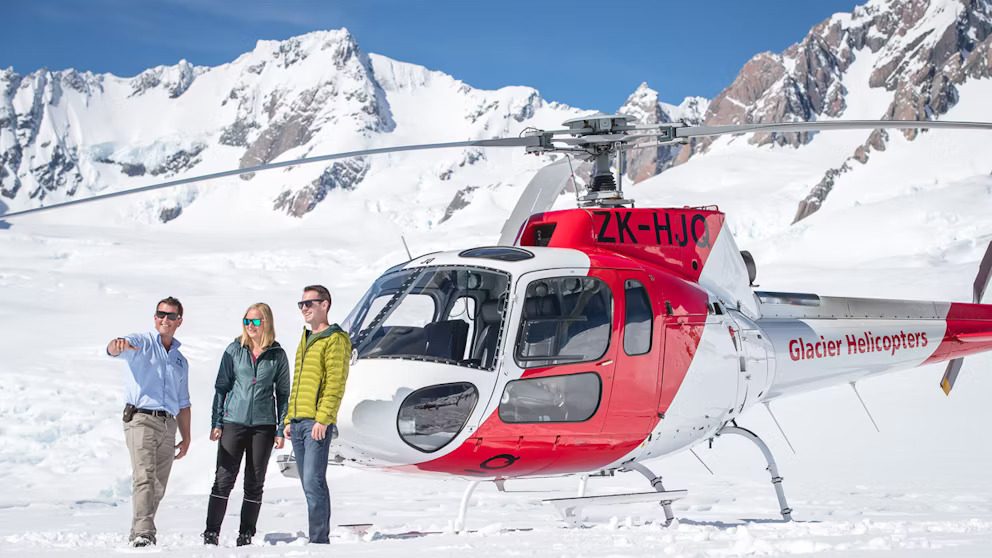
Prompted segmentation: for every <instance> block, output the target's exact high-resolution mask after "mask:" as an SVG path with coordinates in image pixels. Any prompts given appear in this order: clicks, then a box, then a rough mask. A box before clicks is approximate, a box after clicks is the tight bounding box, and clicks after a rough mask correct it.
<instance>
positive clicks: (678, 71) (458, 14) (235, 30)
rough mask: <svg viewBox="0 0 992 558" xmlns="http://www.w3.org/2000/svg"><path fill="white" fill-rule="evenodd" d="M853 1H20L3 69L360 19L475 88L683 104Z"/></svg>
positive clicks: (217, 58) (157, 55)
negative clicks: (653, 95) (636, 94)
mask: <svg viewBox="0 0 992 558" xmlns="http://www.w3.org/2000/svg"><path fill="white" fill-rule="evenodd" d="M857 4H858V2H855V1H853V0H815V1H813V0H750V1H746V2H745V1H731V0H699V1H695V2H686V1H660V0H658V1H652V0H637V1H633V0H612V1H603V0H599V1H590V0H571V1H569V2H540V1H538V0H529V1H523V0H500V1H498V2H485V3H484V2H477V1H472V0H463V1H455V0H436V1H431V2H427V1H422V0H407V1H400V0H362V1H343V0H342V1H336V2H331V1H325V2H304V1H294V0H283V1H279V2H276V1H272V2H252V1H249V0H241V1H233V0H216V1H210V0H158V1H154V2H153V1H150V0H12V1H10V2H5V3H4V5H3V10H2V13H3V23H2V25H0V28H2V32H0V67H8V66H12V67H13V68H14V69H15V70H16V71H18V72H20V73H27V72H31V71H34V70H36V69H38V68H41V67H47V68H49V69H53V70H54V69H64V68H70V67H71V68H77V69H80V70H89V71H93V72H98V73H99V72H111V73H114V74H117V75H121V76H131V75H135V74H137V73H139V72H140V71H141V70H143V69H145V68H148V67H151V66H156V65H160V64H174V63H176V62H177V61H179V60H180V59H183V58H185V59H186V60H189V61H190V62H191V63H193V64H196V65H206V66H213V65H217V64H222V63H224V62H228V61H230V60H233V59H234V58H236V57H237V56H238V55H239V54H241V53H243V52H246V51H249V50H251V49H252V48H253V47H254V45H255V41H257V40H259V39H285V38H288V37H292V36H294V35H299V34H302V33H306V32H308V31H312V30H315V29H332V28H340V27H347V28H348V29H349V30H351V32H352V34H353V35H354V36H355V37H356V39H357V40H358V43H359V45H360V47H361V48H362V49H363V50H365V51H366V52H375V53H379V54H383V55H386V56H389V57H391V58H395V59H398V60H402V61H406V62H413V63H416V64H421V65H424V66H427V67H429V68H432V69H437V70H441V71H444V72H446V73H449V74H451V75H453V76H455V77H456V78H458V79H461V80H463V81H465V82H467V83H469V84H471V85H473V86H475V87H481V88H486V89H495V88H498V87H502V86H505V85H529V86H532V87H536V88H537V89H539V90H540V91H541V94H542V95H543V96H544V97H545V98H546V99H549V100H554V101H560V102H563V103H567V104H569V105H572V106H576V107H580V108H586V109H597V110H604V111H613V110H615V109H616V108H618V107H619V106H620V105H621V104H622V103H623V102H624V100H625V99H626V98H627V96H628V95H629V94H630V93H631V92H632V91H633V90H634V89H635V88H636V87H637V86H638V85H639V84H640V83H641V82H642V81H646V82H648V83H649V84H650V85H651V86H652V87H653V88H655V89H657V90H658V91H659V92H660V93H661V97H662V99H663V100H665V101H667V102H673V103H678V102H680V101H681V100H682V98H683V97H685V96H687V95H702V96H706V97H713V96H714V95H716V94H717V93H719V92H720V91H721V90H722V89H723V88H724V87H726V86H727V85H729V84H730V82H731V81H732V80H733V78H734V76H735V75H736V74H737V72H738V71H739V70H740V68H741V66H742V65H743V64H744V63H745V62H746V61H747V60H748V59H749V58H750V57H751V56H753V55H754V54H755V53H757V52H760V51H764V50H771V51H775V52H778V51H781V50H784V49H785V48H786V47H788V46H789V45H790V44H792V43H794V42H796V41H798V40H800V39H801V38H802V37H803V36H804V35H805V34H806V32H807V31H808V30H809V28H810V27H812V26H813V25H815V24H816V23H818V22H820V21H822V20H824V19H826V18H827V17H829V16H830V15H831V14H833V13H835V12H841V11H850V10H851V9H852V8H853V7H854V6H855V5H857Z"/></svg>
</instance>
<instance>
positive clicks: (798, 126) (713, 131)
mask: <svg viewBox="0 0 992 558" xmlns="http://www.w3.org/2000/svg"><path fill="white" fill-rule="evenodd" d="M884 128H896V129H923V128H950V129H955V130H992V123H989V122H950V121H941V120H844V121H840V120H837V121H824V122H769V123H765V124H760V123H759V124H739V125H731V126H686V127H681V128H675V137H677V138H695V137H700V136H722V135H725V134H742V133H750V132H817V131H821V130H878V129H884Z"/></svg>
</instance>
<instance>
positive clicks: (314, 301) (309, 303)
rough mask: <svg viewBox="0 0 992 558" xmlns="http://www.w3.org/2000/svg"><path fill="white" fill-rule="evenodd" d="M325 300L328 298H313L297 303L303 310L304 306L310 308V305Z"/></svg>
mask: <svg viewBox="0 0 992 558" xmlns="http://www.w3.org/2000/svg"><path fill="white" fill-rule="evenodd" d="M325 300H327V299H326V298H315V299H313V300H301V301H299V302H297V303H296V305H297V306H299V308H300V310H303V309H304V308H310V306H312V305H314V304H316V303H318V302H323V301H325Z"/></svg>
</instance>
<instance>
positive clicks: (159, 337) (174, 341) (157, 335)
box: [155, 331, 183, 352]
mask: <svg viewBox="0 0 992 558" xmlns="http://www.w3.org/2000/svg"><path fill="white" fill-rule="evenodd" d="M155 342H156V343H158V344H159V345H161V346H162V348H163V349H164V348H165V344H164V343H162V334H161V333H159V332H157V331H156V332H155ZM182 345H183V344H182V343H180V342H179V339H176V338H175V337H173V338H172V347H171V348H170V349H169V351H168V352H171V351H172V349H178V348H179V347H181V346H182Z"/></svg>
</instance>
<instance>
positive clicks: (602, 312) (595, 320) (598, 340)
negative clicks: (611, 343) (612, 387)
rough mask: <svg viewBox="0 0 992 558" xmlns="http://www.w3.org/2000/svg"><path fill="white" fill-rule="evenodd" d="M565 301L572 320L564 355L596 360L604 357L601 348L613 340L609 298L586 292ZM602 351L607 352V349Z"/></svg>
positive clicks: (562, 352) (568, 297)
mask: <svg viewBox="0 0 992 558" xmlns="http://www.w3.org/2000/svg"><path fill="white" fill-rule="evenodd" d="M564 299H565V307H566V308H568V309H569V310H570V313H571V316H570V317H571V319H570V320H569V321H568V330H567V336H566V340H565V345H564V346H563V347H562V349H561V354H567V355H574V356H583V357H586V358H587V359H589V358H595V357H596V356H598V355H599V354H600V347H601V346H602V345H605V344H606V343H608V340H609V338H610V333H609V327H610V314H611V313H610V309H609V307H608V304H607V302H606V301H607V300H608V299H607V297H604V296H603V295H602V294H601V293H590V292H588V291H586V292H583V293H575V294H570V295H565V297H564ZM578 305H581V307H577V306H578ZM602 348H603V349H604V350H605V346H604V347H602Z"/></svg>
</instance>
